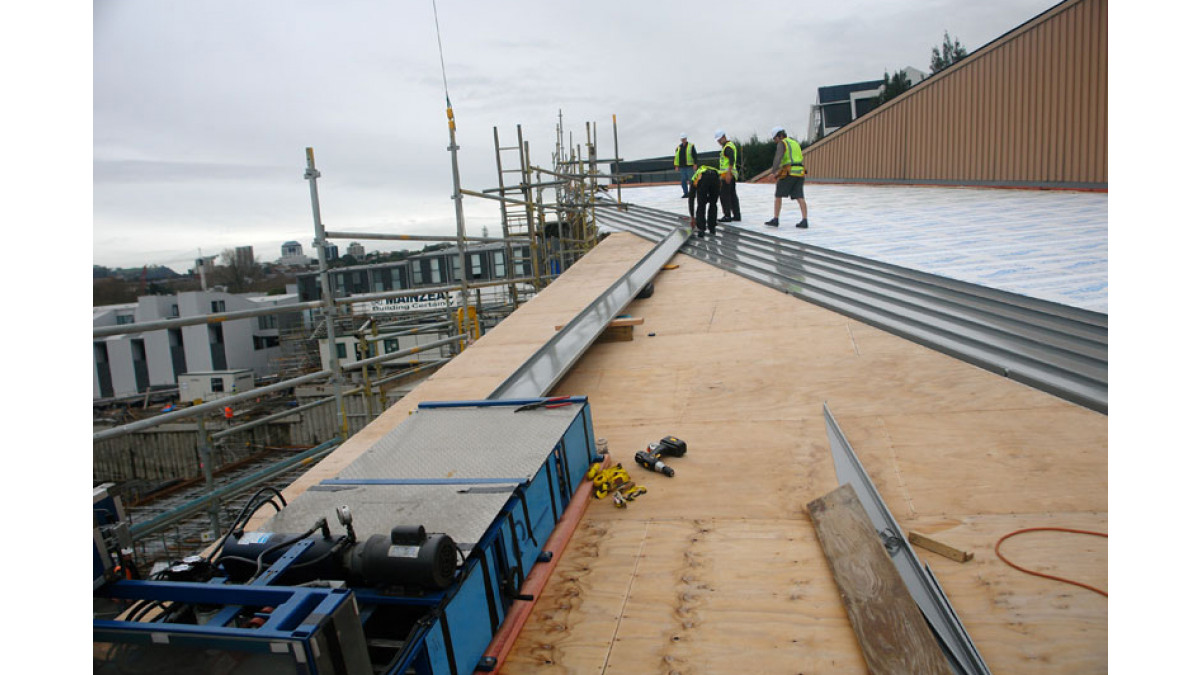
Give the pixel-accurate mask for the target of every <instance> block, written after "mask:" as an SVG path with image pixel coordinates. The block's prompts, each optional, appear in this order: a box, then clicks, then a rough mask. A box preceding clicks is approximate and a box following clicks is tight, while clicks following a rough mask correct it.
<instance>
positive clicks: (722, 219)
mask: <svg viewBox="0 0 1200 675" xmlns="http://www.w3.org/2000/svg"><path fill="white" fill-rule="evenodd" d="M732 221H733V218H732V217H730V216H721V217H720V218H717V222H718V223H729V222H732Z"/></svg>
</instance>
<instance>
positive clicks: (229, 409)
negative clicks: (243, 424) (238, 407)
mask: <svg viewBox="0 0 1200 675" xmlns="http://www.w3.org/2000/svg"><path fill="white" fill-rule="evenodd" d="M230 424H233V406H228V405H227V406H225V426H229V425H230Z"/></svg>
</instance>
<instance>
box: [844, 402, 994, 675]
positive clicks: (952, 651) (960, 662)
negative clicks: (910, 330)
mask: <svg viewBox="0 0 1200 675" xmlns="http://www.w3.org/2000/svg"><path fill="white" fill-rule="evenodd" d="M822 408H823V409H824V411H825V430H826V433H827V434H828V436H829V448H830V451H831V452H832V453H833V463H834V467H835V469H836V471H837V478H838V482H839V483H840V484H846V483H849V484H850V486H851V487H853V488H854V492H855V494H857V495H858V499H859V501H861V502H862V504H863V507H864V508H865V509H866V510H867V515H868V516H869V517H870V518H871V525H872V526H874V528H875V531H876V532H878V533H879V536H880V539H881V540H882V541H883V543H884V548H886V549H887V552H888V555H889V556H891V558H892V563H893V564H895V565H896V569H897V570H898V571H899V572H900V578H901V579H903V580H904V585H905V586H906V587H907V588H908V592H909V593H911V594H912V597H913V600H915V601H916V603H917V606H918V607H920V608H921V612H922V613H923V614H924V615H925V620H926V621H927V622H928V623H929V627H930V628H931V629H932V630H933V634H934V637H936V638H937V640H938V644H939V645H941V647H942V651H943V652H945V654H946V657H947V658H948V659H949V661H950V666H951V668H953V669H954V672H956V673H963V674H972V675H981V674H984V673H988V674H990V673H991V671H990V670H988V667H987V665H986V664H985V663H984V662H983V657H982V656H980V655H979V650H978V649H976V648H975V643H974V642H972V641H971V637H970V636H969V635H967V630H966V628H964V627H963V625H962V621H961V620H960V619H959V618H958V614H957V613H955V611H954V608H953V607H952V606H951V605H950V601H949V600H948V599H947V598H946V593H945V591H943V590H942V587H941V584H939V583H938V581H937V578H936V577H934V576H933V572H932V571H931V570H930V569H929V566H928V565H925V566H922V565H921V561H920V560H919V559H918V558H917V554H916V552H914V551H913V549H912V546H911V545H910V544H909V543H908V540H907V539H906V538H905V537H904V536H903V533H902V530H901V529H900V525H899V524H898V523H897V522H896V519H895V518H893V517H892V513H891V511H889V510H888V508H887V505H886V504H884V503H883V498H882V497H880V496H879V492H878V490H876V489H875V484H874V483H872V482H871V477H870V476H869V475H867V470H866V469H865V468H863V465H862V463H861V462H860V461H859V460H858V456H857V455H855V454H854V450H853V449H852V448H851V447H850V443H849V442H847V441H846V436H845V434H843V433H842V429H841V427H839V426H838V423H837V420H835V419H834V418H833V413H831V412H830V411H829V405H828V404H825V405H823V406H822Z"/></svg>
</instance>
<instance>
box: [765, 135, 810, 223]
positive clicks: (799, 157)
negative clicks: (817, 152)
mask: <svg viewBox="0 0 1200 675" xmlns="http://www.w3.org/2000/svg"><path fill="white" fill-rule="evenodd" d="M771 139H772V140H774V141H775V160H774V161H773V162H772V163H771V172H772V174H773V175H774V176H775V217H774V218H772V219H770V220H768V221H767V222H765V223H763V224H764V225H766V226H768V227H779V210H780V208H782V207H783V200H784V198H785V197H786V198H788V199H795V200H796V203H797V204H799V205H800V222H798V223H796V227H799V228H801V229H807V228H808V203H807V202H805V201H804V174H805V171H804V152H803V151H801V149H800V143H799V141H797V140H796V139H794V138H788V135H787V132H786V131H784V130H783V127H775V128H774V129H772V130H771Z"/></svg>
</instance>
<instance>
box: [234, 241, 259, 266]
mask: <svg viewBox="0 0 1200 675" xmlns="http://www.w3.org/2000/svg"><path fill="white" fill-rule="evenodd" d="M233 262H234V264H235V265H236V266H237V268H238V269H240V270H246V269H250V268H251V267H253V266H254V247H253V246H238V247H237V248H235V249H233Z"/></svg>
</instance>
